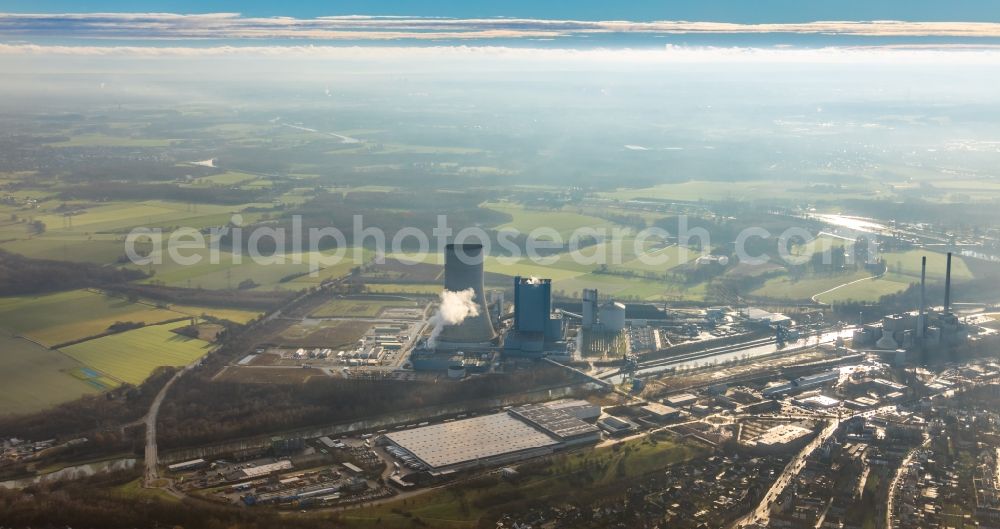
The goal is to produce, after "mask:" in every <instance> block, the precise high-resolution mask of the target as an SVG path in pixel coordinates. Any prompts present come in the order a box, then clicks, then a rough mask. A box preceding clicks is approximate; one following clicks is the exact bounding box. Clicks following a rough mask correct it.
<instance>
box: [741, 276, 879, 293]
mask: <svg viewBox="0 0 1000 529" xmlns="http://www.w3.org/2000/svg"><path fill="white" fill-rule="evenodd" d="M867 277H871V274H870V273H868V272H866V271H864V270H858V271H855V272H852V273H847V274H829V275H827V274H813V275H807V276H805V277H803V278H802V279H795V278H793V277H791V276H788V275H783V276H780V277H775V278H771V279H768V280H767V282H766V283H764V285H763V286H761V287H760V288H758V289H756V290H754V291H753V292H751V293H750V294H751V295H753V296H761V297H766V298H772V299H787V300H808V299H810V298H811V297H812V296H814V295H816V294H819V293H821V292H824V291H826V290H829V289H831V288H834V287H837V286H839V285H843V284H844V283H849V282H851V281H856V280H858V279H864V278H867ZM862 284H864V282H862ZM845 288H846V287H845Z"/></svg>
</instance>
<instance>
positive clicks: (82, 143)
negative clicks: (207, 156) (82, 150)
mask: <svg viewBox="0 0 1000 529" xmlns="http://www.w3.org/2000/svg"><path fill="white" fill-rule="evenodd" d="M173 141H174V140H169V139H160V138H136V137H131V136H109V135H106V134H74V135H73V136H72V137H71V138H70V139H68V140H66V141H61V142H58V143H53V144H52V145H53V146H54V147H167V146H169V145H170V144H171V143H173Z"/></svg>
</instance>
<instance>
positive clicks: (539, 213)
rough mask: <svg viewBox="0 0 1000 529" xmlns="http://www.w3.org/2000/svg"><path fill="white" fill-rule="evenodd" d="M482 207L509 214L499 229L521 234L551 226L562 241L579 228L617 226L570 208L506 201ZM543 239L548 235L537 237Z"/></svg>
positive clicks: (598, 228) (600, 228)
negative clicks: (534, 206) (537, 207)
mask: <svg viewBox="0 0 1000 529" xmlns="http://www.w3.org/2000/svg"><path fill="white" fill-rule="evenodd" d="M483 207H486V208H489V209H492V210H495V211H500V212H503V213H507V214H509V215H510V216H511V217H513V220H511V221H510V222H508V223H506V224H502V225H500V226H498V228H499V229H502V228H508V229H514V230H517V231H519V232H521V233H523V234H530V233H531V232H532V230H534V229H536V228H541V227H544V228H551V229H553V230H555V231H556V232H558V233H559V235H560V236H561V237H562V238H563V240H564V242H565V241H566V239H568V238H569V236H570V234H571V233H572V232H573V231H574V230H576V229H579V228H584V227H587V228H595V229H597V230H599V231H600V230H605V229H606V230H607V232H608V234H609V235H610V234H611V230H612V229H613V228H615V227H618V225H617V224H615V223H613V222H611V221H609V220H605V219H602V218H600V217H593V216H590V215H582V214H580V213H576V212H574V211H570V210H535V209H526V208H524V207H523V206H519V205H516V204H508V203H499V202H492V203H487V204H484V205H483ZM539 238H540V239H545V238H548V237H539Z"/></svg>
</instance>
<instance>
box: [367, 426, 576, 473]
mask: <svg viewBox="0 0 1000 529" xmlns="http://www.w3.org/2000/svg"><path fill="white" fill-rule="evenodd" d="M385 436H386V438H388V439H389V440H390V441H392V442H393V443H394V444H396V445H397V446H399V447H400V448H403V449H404V450H406V451H407V452H409V453H411V454H413V455H414V456H415V457H417V458H418V459H420V460H421V461H422V462H424V463H426V464H427V465H428V466H430V467H432V468H442V467H448V466H451V465H457V464H460V463H465V462H469V461H475V460H480V459H488V458H492V457H496V456H500V455H504V454H510V453H514V452H520V451H522V450H530V449H533V448H542V447H547V446H552V445H555V444H558V441H556V440H555V439H553V438H552V437H550V436H549V435H547V434H545V433H543V432H541V431H539V430H537V429H535V428H533V427H531V426H529V425H528V424H525V423H524V422H522V421H520V420H518V419H515V418H514V417H512V416H510V415H509V414H507V413H496V414H492V415H483V416H480V417H473V418H470V419H463V420H459V421H452V422H446V423H441V424H432V425H430V426H424V427H421V428H413V429H410V430H401V431H396V432H391V433H387V434H385Z"/></svg>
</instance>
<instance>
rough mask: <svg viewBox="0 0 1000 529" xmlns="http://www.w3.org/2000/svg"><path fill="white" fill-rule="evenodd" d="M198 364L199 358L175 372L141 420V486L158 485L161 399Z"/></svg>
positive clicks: (151, 486)
mask: <svg viewBox="0 0 1000 529" xmlns="http://www.w3.org/2000/svg"><path fill="white" fill-rule="evenodd" d="M199 362H201V359H200V358H199V359H198V360H195V361H194V362H192V363H190V364H188V365H187V366H185V367H184V369H181V370H179V371H177V373H175V374H174V376H173V377H171V378H170V380H168V381H167V383H166V384H164V385H163V388H161V389H160V392H159V393H157V394H156V398H154V399H153V403H152V404H151V405H150V406H149V411H148V412H146V417H145V419H143V422H144V423H145V425H146V456H145V465H146V471H145V475H144V479H143V486H145V487H146V488H153V487H157V486H158V485H156V481H157V480H159V478H160V474H159V470H158V468H157V466H158V465H159V462H160V458H159V455H158V453H157V449H156V418H157V416H158V415H159V414H160V405H161V404H163V399H164V398H166V396H167V392H168V391H170V387H171V386H173V385H174V382H177V379H179V378H181V376H183V375H184V373H186V372H188V371H190V370H191V369H192V368H193V367H194V366H196V365H198V363H199Z"/></svg>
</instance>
